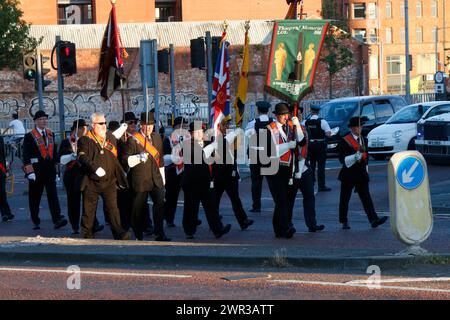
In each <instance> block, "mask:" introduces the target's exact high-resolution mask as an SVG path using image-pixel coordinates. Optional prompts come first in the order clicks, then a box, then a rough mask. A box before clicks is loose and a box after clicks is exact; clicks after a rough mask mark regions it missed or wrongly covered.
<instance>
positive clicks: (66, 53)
mask: <svg viewBox="0 0 450 320" xmlns="http://www.w3.org/2000/svg"><path fill="white" fill-rule="evenodd" d="M64 53H65V55H66V57H69V56H70V49H69V47H65V48H64Z"/></svg>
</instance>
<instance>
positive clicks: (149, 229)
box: [144, 226, 155, 236]
mask: <svg viewBox="0 0 450 320" xmlns="http://www.w3.org/2000/svg"><path fill="white" fill-rule="evenodd" d="M154 233H155V229H154V228H153V226H150V227H148V228H147V229H145V231H144V234H145V235H146V236H151V235H153V234H154Z"/></svg>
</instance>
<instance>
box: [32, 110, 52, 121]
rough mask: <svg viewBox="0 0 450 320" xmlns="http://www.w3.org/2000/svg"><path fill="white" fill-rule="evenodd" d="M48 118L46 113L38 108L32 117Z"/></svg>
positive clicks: (34, 118)
mask: <svg viewBox="0 0 450 320" xmlns="http://www.w3.org/2000/svg"><path fill="white" fill-rule="evenodd" d="M44 117H45V118H48V114H46V113H45V111H44V110H38V111H37V112H36V113H35V114H34V117H33V120H36V119H39V118H44Z"/></svg>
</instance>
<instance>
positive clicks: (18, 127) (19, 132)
mask: <svg viewBox="0 0 450 320" xmlns="http://www.w3.org/2000/svg"><path fill="white" fill-rule="evenodd" d="M9 127H12V129H13V134H14V135H16V136H23V135H25V133H26V132H25V127H24V126H23V123H22V121H20V120H19V119H14V120H13V121H11V122H10V123H9Z"/></svg>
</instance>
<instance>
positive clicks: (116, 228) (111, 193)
mask: <svg viewBox="0 0 450 320" xmlns="http://www.w3.org/2000/svg"><path fill="white" fill-rule="evenodd" d="M99 197H102V200H103V210H104V213H105V218H108V220H109V222H110V226H111V231H112V234H113V237H114V239H120V238H121V237H122V236H123V235H124V234H125V232H126V231H125V230H124V229H123V228H122V226H121V224H120V214H119V209H118V207H117V189H116V185H115V184H112V185H109V186H106V187H103V188H100V187H95V186H92V185H88V186H87V187H86V189H85V190H84V191H83V208H84V212H83V216H82V217H81V236H82V237H83V238H86V239H92V238H94V233H93V228H94V221H95V214H96V210H97V203H98V198H99Z"/></svg>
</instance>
